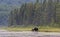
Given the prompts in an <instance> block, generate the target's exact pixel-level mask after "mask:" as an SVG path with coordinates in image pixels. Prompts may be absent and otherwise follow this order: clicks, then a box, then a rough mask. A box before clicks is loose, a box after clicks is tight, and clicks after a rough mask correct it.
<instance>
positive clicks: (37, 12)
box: [9, 0, 60, 26]
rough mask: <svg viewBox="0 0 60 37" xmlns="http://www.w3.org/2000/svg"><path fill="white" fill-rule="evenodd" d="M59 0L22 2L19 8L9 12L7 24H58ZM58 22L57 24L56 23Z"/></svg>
mask: <svg viewBox="0 0 60 37" xmlns="http://www.w3.org/2000/svg"><path fill="white" fill-rule="evenodd" d="M41 1H42V0H41ZM58 6H59V0H54V1H53V0H48V2H47V0H44V1H43V2H42V3H40V2H39V0H36V2H35V3H33V2H30V3H24V4H22V5H21V7H20V8H17V9H14V10H12V11H11V12H10V16H9V26H12V25H26V26H29V25H36V26H47V25H48V26H55V24H56V26H59V23H60V21H59V20H60V19H59V18H60V17H59V16H60V14H59V16H58V12H59V11H58V10H57V9H58V8H57V7H58ZM57 24H58V25H57Z"/></svg>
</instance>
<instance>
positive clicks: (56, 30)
mask: <svg viewBox="0 0 60 37" xmlns="http://www.w3.org/2000/svg"><path fill="white" fill-rule="evenodd" d="M32 28H33V27H8V28H4V29H6V30H8V31H31V30H32ZM38 28H39V32H60V28H56V27H46V26H41V27H38Z"/></svg>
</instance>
